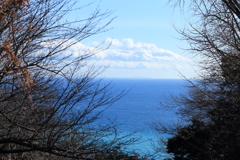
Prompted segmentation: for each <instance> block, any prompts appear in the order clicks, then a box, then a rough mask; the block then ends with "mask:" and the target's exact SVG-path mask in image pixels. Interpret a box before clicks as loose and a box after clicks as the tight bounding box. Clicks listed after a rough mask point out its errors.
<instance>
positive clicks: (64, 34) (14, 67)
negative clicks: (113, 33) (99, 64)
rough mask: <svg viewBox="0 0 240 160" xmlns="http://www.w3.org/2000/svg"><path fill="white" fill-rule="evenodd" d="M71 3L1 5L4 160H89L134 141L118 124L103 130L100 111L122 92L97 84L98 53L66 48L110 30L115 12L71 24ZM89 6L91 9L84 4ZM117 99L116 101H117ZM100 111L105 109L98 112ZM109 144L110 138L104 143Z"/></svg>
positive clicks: (9, 1)
mask: <svg viewBox="0 0 240 160" xmlns="http://www.w3.org/2000/svg"><path fill="white" fill-rule="evenodd" d="M75 4H76V2H73V1H71V0H29V1H28V0H3V1H1V2H0V156H1V157H2V158H4V157H5V158H6V155H8V156H9V154H10V157H7V158H6V159H10V158H13V159H17V158H19V157H24V156H25V158H29V159H31V156H32V157H34V158H36V156H37V155H39V156H40V157H42V158H44V157H46V156H51V155H55V156H62V157H68V158H78V159H87V158H88V159H91V158H94V157H95V156H97V155H98V156H99V155H103V154H105V153H108V152H111V151H114V150H115V149H114V147H119V146H120V147H122V146H124V145H127V144H129V143H132V142H133V141H134V140H133V139H126V137H118V136H117V135H116V134H115V133H116V129H115V127H114V125H111V124H99V123H97V119H98V118H99V116H100V115H101V113H102V111H103V110H104V109H106V108H107V107H109V106H110V105H111V104H112V103H114V102H115V101H116V100H118V99H119V98H120V97H121V96H122V95H123V93H119V94H118V95H116V94H113V93H112V91H111V90H110V89H111V85H110V84H107V85H102V84H101V79H95V78H96V77H97V76H98V75H99V74H100V73H101V71H102V70H101V69H98V68H97V69H95V68H94V67H93V66H90V65H89V64H88V61H87V59H89V58H90V57H92V56H93V55H94V54H96V53H97V52H99V50H100V49H98V48H95V49H93V50H86V51H82V50H79V55H78V56H75V55H73V54H72V53H71V52H69V51H68V49H69V48H70V47H71V46H73V45H75V44H76V43H78V42H80V41H82V40H84V39H86V38H88V37H90V36H93V35H95V34H98V33H101V32H105V31H106V30H107V28H106V27H107V26H108V24H109V23H110V22H111V21H112V19H110V20H108V21H107V22H106V23H103V24H102V22H103V21H105V19H106V18H108V17H109V15H110V14H111V13H110V12H108V11H107V12H101V11H100V10H99V9H98V8H97V9H96V10H95V11H93V12H92V13H91V14H90V15H89V17H87V18H83V19H80V20H78V19H77V20H75V21H69V20H68V19H67V16H68V14H69V13H70V12H71V11H74V10H77V9H81V8H74V6H76V5H75ZM85 7H88V5H86V6H85ZM113 95H116V96H113ZM99 107H100V111H95V109H96V108H99ZM107 139H111V140H107Z"/></svg>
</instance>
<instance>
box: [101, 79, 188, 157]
mask: <svg viewBox="0 0 240 160" xmlns="http://www.w3.org/2000/svg"><path fill="white" fill-rule="evenodd" d="M108 82H111V83H112V84H113V88H112V90H114V91H116V93H117V92H121V91H126V94H125V95H124V96H123V97H122V98H121V99H119V100H118V101H116V102H115V103H114V104H113V105H112V106H110V107H109V108H108V109H107V110H106V111H104V113H103V116H104V117H108V118H112V119H116V123H117V124H120V125H119V126H117V128H118V130H119V131H120V132H121V133H132V132H135V131H136V133H135V134H134V135H133V136H136V137H140V140H141V141H140V142H139V143H137V144H134V145H132V146H129V147H130V149H132V150H136V151H137V152H138V153H139V154H141V155H144V154H149V153H154V147H153V146H154V145H159V144H157V142H158V140H159V137H162V138H168V137H171V135H168V134H165V133H158V132H156V130H154V129H153V127H151V126H152V125H153V124H155V123H161V124H171V123H174V122H177V121H178V120H179V118H180V117H179V116H178V115H177V114H176V111H177V109H176V108H171V107H170V108H169V107H166V106H164V105H163V104H168V102H169V101H171V96H178V95H179V94H184V93H185V92H186V91H187V88H186V87H185V86H186V84H187V82H186V80H183V79H104V80H103V83H108ZM170 103H171V102H170ZM162 145H164V144H162ZM163 147H164V146H163ZM160 154H162V155H163V157H168V154H166V153H164V152H163V153H160Z"/></svg>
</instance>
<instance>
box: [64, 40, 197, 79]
mask: <svg viewBox="0 0 240 160" xmlns="http://www.w3.org/2000/svg"><path fill="white" fill-rule="evenodd" d="M69 42H75V41H69ZM109 44H111V45H110V47H109V48H108V49H107V50H102V49H101V48H100V47H102V48H104V47H106V46H108V45H109ZM96 46H98V47H97V48H96ZM100 51H101V52H100ZM84 52H94V53H97V54H96V55H94V57H92V58H91V59H90V60H89V63H91V64H93V63H94V64H95V65H96V64H97V65H104V66H109V69H108V70H109V71H108V70H107V72H106V75H107V77H122V76H123V75H125V76H124V77H131V76H136V75H138V76H137V77H158V78H161V77H165V78H166V77H169V78H172V77H175V78H176V77H177V76H179V74H178V72H182V73H187V74H188V73H191V74H192V73H193V69H192V68H191V66H190V63H191V60H190V59H188V58H187V57H184V56H182V55H179V54H177V53H174V52H172V51H170V50H165V49H162V48H159V47H157V46H156V45H155V44H148V43H142V42H134V41H133V40H132V39H130V38H127V39H122V40H119V39H110V38H107V39H106V40H105V41H104V43H102V42H92V43H91V44H89V45H84V44H82V43H80V42H76V43H75V44H74V45H73V46H72V47H70V48H69V49H67V51H66V52H65V54H72V55H73V56H79V55H81V54H83V53H84ZM96 61H97V63H96ZM130 72H134V73H133V74H131V75H127V74H129V73H130ZM163 74H164V75H163ZM173 74H175V76H173ZM178 78H179V77H178Z"/></svg>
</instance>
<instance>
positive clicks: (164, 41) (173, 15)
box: [72, 0, 196, 79]
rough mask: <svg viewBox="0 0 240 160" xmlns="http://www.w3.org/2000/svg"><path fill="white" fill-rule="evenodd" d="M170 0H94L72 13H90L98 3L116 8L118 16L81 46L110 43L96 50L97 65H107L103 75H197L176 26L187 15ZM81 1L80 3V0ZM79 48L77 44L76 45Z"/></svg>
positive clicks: (162, 77)
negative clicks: (171, 3) (102, 31)
mask: <svg viewBox="0 0 240 160" xmlns="http://www.w3.org/2000/svg"><path fill="white" fill-rule="evenodd" d="M167 2H168V1H167V0H114V1H113V0H95V3H94V4H93V5H91V6H89V7H86V8H84V9H82V10H81V11H77V12H75V13H74V15H72V16H79V18H81V16H87V14H89V13H91V11H93V10H94V9H95V8H96V6H98V8H99V9H101V10H102V11H105V10H109V11H113V13H112V14H111V16H110V17H109V19H110V18H111V17H115V19H114V20H113V22H112V23H111V24H110V25H109V26H108V28H109V29H110V30H108V31H107V32H104V33H101V34H98V35H94V36H92V37H89V38H87V39H85V40H83V41H82V42H79V46H81V47H82V46H84V47H86V48H87V47H93V46H94V45H97V44H100V43H101V42H103V41H104V44H109V43H111V46H110V47H109V48H108V49H107V50H104V51H102V52H99V53H98V54H96V55H95V56H94V57H93V59H94V60H97V65H104V66H108V69H107V70H106V71H105V72H104V73H103V77H109V78H154V79H180V78H183V76H184V77H187V78H194V77H196V73H195V70H196V68H195V69H194V67H195V63H194V59H193V58H192V56H191V55H190V54H189V53H188V52H186V51H185V50H183V49H181V48H188V43H187V42H185V41H183V40H180V38H181V35H180V34H179V33H178V32H177V31H176V29H175V28H183V27H184V26H185V25H186V21H187V18H186V17H187V16H186V15H185V14H183V13H182V12H181V11H180V10H179V9H173V7H171V6H170V5H168V4H167ZM80 4H81V3H80ZM76 48H77V47H76Z"/></svg>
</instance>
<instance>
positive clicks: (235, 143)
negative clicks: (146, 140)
mask: <svg viewBox="0 0 240 160" xmlns="http://www.w3.org/2000/svg"><path fill="white" fill-rule="evenodd" d="M174 2H176V3H175V4H176V5H181V4H184V2H185V1H184V0H177V1H174ZM188 2H189V1H188ZM189 7H190V11H192V12H191V13H192V15H194V18H195V20H194V21H192V22H190V23H189V26H188V28H185V29H184V30H179V32H180V34H182V35H183V39H184V40H187V42H189V44H190V48H189V51H191V52H192V53H193V54H194V55H197V56H199V57H200V58H201V62H200V67H201V69H202V72H201V73H200V74H199V79H198V80H196V81H192V82H191V83H190V86H189V92H188V94H185V95H182V96H180V97H177V98H175V99H174V100H175V102H176V103H177V104H178V107H180V110H179V111H178V113H180V114H181V115H182V116H183V117H184V118H185V119H186V120H187V121H188V123H186V124H187V125H185V126H180V127H179V126H178V128H177V130H176V132H175V133H174V137H173V138H171V139H169V140H168V145H167V148H168V152H170V153H174V156H175V157H174V158H175V159H186V160H187V159H217V160H219V159H239V157H240V155H239V151H240V146H239V142H240V141H239V140H240V139H239V130H238V129H237V128H238V126H239V120H240V116H239V113H240V106H239V104H240V103H239V102H240V99H239V97H240V95H239V93H240V92H239V89H240V79H239V78H240V77H239V73H240V52H239V51H240V45H239V41H240V37H239V36H240V35H239V34H240V26H239V24H240V2H239V1H237V0H191V1H190V6H189ZM157 129H159V130H161V127H159V128H157Z"/></svg>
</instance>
